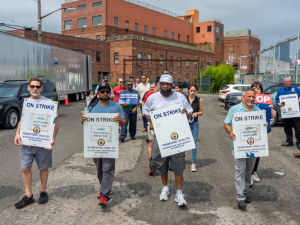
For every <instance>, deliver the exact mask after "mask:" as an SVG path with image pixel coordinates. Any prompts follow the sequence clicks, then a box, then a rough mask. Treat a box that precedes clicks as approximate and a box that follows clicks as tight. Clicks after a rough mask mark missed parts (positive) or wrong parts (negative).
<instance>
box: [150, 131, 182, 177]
mask: <svg viewBox="0 0 300 225" xmlns="http://www.w3.org/2000/svg"><path fill="white" fill-rule="evenodd" d="M184 157H185V153H184V152H181V153H178V154H175V155H171V156H166V157H164V158H162V157H161V154H160V151H159V147H158V143H157V139H156V136H155V135H154V136H153V142H152V157H151V158H150V169H151V171H152V172H153V175H154V176H161V175H164V174H166V173H167V172H168V170H171V171H173V172H174V173H175V174H176V175H178V176H183V170H184V169H185V159H184Z"/></svg>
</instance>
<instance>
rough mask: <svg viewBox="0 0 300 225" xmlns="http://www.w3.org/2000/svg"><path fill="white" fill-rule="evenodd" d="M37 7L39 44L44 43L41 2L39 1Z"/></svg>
mask: <svg viewBox="0 0 300 225" xmlns="http://www.w3.org/2000/svg"><path fill="white" fill-rule="evenodd" d="M37 7H38V30H37V33H38V36H37V39H38V41H39V42H42V18H41V17H42V16H41V0H37Z"/></svg>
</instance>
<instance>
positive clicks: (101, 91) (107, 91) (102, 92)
mask: <svg viewBox="0 0 300 225" xmlns="http://www.w3.org/2000/svg"><path fill="white" fill-rule="evenodd" d="M99 92H100V93H101V94H104V93H106V94H109V93H110V90H100V91H99Z"/></svg>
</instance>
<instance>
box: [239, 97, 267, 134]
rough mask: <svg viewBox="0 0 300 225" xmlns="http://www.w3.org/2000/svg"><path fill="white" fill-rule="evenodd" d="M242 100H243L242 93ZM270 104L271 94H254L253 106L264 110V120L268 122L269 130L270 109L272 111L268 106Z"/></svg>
mask: <svg viewBox="0 0 300 225" xmlns="http://www.w3.org/2000/svg"><path fill="white" fill-rule="evenodd" d="M242 101H243V102H244V95H243V100H242ZM270 105H272V95H266V94H257V95H256V99H255V106H256V107H258V108H260V109H261V110H264V111H266V122H267V123H268V131H269V130H270V123H271V111H272V108H271V107H269V106H270Z"/></svg>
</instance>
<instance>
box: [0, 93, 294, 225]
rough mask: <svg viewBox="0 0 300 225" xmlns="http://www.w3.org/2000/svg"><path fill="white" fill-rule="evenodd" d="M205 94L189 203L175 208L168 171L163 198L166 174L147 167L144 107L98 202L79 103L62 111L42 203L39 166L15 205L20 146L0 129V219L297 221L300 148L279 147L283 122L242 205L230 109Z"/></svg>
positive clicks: (187, 189)
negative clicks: (104, 199) (26, 199)
mask: <svg viewBox="0 0 300 225" xmlns="http://www.w3.org/2000/svg"><path fill="white" fill-rule="evenodd" d="M200 96H201V98H202V99H203V108H204V115H203V116H202V117H201V118H200V120H199V124H200V131H199V139H198V142H197V147H198V155H197V172H195V173H193V172H191V170H190V166H191V151H187V152H186V162H187V168H186V170H185V171H184V184H183V193H184V194H185V195H186V198H185V199H186V201H187V206H185V207H178V206H177V204H176V203H175V201H174V198H175V194H176V186H175V181H174V175H173V174H172V173H171V172H169V187H170V192H171V195H170V196H169V200H168V201H166V202H161V201H160V200H159V194H160V191H161V188H162V184H161V179H160V177H154V176H149V175H148V173H147V169H148V157H147V142H146V141H145V140H146V134H145V133H142V132H141V130H142V129H141V127H142V120H141V117H140V111H139V116H138V125H137V126H138V132H137V136H136V137H137V140H135V141H132V140H129V139H128V138H127V139H126V140H125V142H124V143H120V156H119V159H117V162H116V175H115V180H114V184H113V188H112V195H111V201H109V205H108V206H107V207H102V206H99V205H98V203H99V200H98V199H97V194H98V191H99V183H98V180H97V177H96V167H95V166H94V163H93V161H92V160H91V159H85V158H83V128H82V125H81V124H80V116H81V111H82V110H83V107H84V103H83V101H81V102H71V103H70V106H62V107H61V108H60V109H59V112H58V113H59V123H60V130H59V135H58V138H57V141H56V146H55V149H54V151H53V163H54V167H53V168H52V169H51V170H50V173H49V181H48V193H49V198H50V200H49V202H48V203H47V204H45V205H39V204H38V203H37V200H38V197H39V189H40V182H39V176H38V171H37V168H36V165H35V166H34V168H33V177H34V180H33V193H34V197H35V198H36V201H35V203H33V204H31V205H29V206H27V207H25V208H23V209H15V207H14V203H15V202H17V201H18V200H19V199H20V198H21V197H22V196H23V195H24V190H23V189H24V187H23V183H22V176H21V171H20V168H19V164H20V158H19V147H16V146H14V145H13V143H12V142H13V136H14V133H15V130H4V129H0V143H1V155H2V157H1V158H0V165H1V171H2V172H1V174H0V224H29V223H30V224H45V223H47V224H155V225H158V224H270V225H271V224H272V225H273V224H289V225H292V224H295V225H296V224H300V219H299V207H300V199H299V194H298V193H299V191H300V186H299V184H300V180H299V175H298V171H299V162H300V161H299V159H295V158H294V157H293V156H292V153H293V152H299V150H298V149H297V148H296V147H293V148H283V147H281V142H282V141H284V139H285V135H284V132H283V127H282V124H278V125H276V126H275V127H273V128H272V132H271V133H270V134H269V135H268V137H269V149H270V156H269V157H264V158H261V161H260V164H259V167H258V171H257V173H258V176H259V177H260V178H261V181H260V182H257V183H255V185H253V187H252V188H251V189H250V191H249V195H250V196H251V197H252V203H251V204H248V206H247V210H246V211H241V210H239V209H238V207H237V201H236V191H235V186H234V163H233V156H232V153H231V146H230V140H229V136H228V134H227V133H226V132H225V130H224V123H223V121H224V118H225V116H226V114H227V111H225V110H224V109H223V107H222V104H221V103H220V102H218V101H217V95H200ZM274 172H282V173H284V175H283V176H282V175H278V174H276V173H274Z"/></svg>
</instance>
